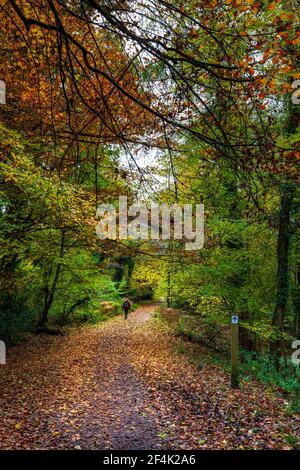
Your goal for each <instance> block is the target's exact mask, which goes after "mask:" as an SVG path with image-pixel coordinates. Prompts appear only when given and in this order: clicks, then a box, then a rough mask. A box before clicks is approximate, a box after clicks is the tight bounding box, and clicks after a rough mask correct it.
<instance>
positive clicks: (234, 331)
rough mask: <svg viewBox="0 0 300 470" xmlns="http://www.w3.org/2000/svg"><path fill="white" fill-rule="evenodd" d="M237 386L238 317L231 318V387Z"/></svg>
mask: <svg viewBox="0 0 300 470" xmlns="http://www.w3.org/2000/svg"><path fill="white" fill-rule="evenodd" d="M238 386H239V317H238V316H237V315H232V317H231V387H232V388H238Z"/></svg>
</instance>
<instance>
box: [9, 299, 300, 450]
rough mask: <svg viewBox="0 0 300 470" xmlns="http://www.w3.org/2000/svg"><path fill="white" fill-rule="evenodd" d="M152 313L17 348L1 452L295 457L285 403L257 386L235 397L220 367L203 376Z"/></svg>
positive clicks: (295, 431)
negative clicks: (279, 453) (222, 452)
mask: <svg viewBox="0 0 300 470" xmlns="http://www.w3.org/2000/svg"><path fill="white" fill-rule="evenodd" d="M154 309H155V305H146V306H142V307H140V308H139V309H138V310H137V311H136V312H134V313H131V314H130V316H129V319H128V320H127V321H126V320H124V319H123V318H121V317H117V318H114V319H112V320H110V321H108V322H106V323H103V324H101V325H100V326H99V325H97V326H92V327H91V326H89V327H84V328H80V329H77V330H72V331H71V332H70V333H69V334H67V335H64V336H46V335H41V336H37V337H35V338H33V339H32V340H30V341H29V342H27V343H24V344H22V345H20V346H16V347H14V348H12V349H10V351H9V352H8V361H7V365H6V366H1V367H0V395H1V398H0V422H1V425H0V448H1V449H74V448H75V449H148V450H152V449H153V450H154V449H197V448H199V449H234V448H240V449H290V448H293V446H292V444H291V442H292V443H294V442H296V440H297V439H299V429H300V418H299V416H298V417H297V416H291V415H288V414H287V413H286V402H285V401H284V399H283V398H282V397H280V396H279V395H278V396H277V395H274V393H273V392H270V391H268V390H267V389H265V388H264V387H263V386H261V385H259V384H254V383H244V384H243V385H242V387H241V389H240V390H234V391H233V390H231V389H230V387H229V376H228V375H227V374H225V373H224V372H223V371H222V370H221V369H220V368H219V367H218V366H214V365H204V366H203V367H202V368H201V369H199V368H197V367H196V366H195V365H193V364H192V363H191V361H190V360H189V357H188V355H186V354H182V353H181V352H180V351H179V348H178V343H177V342H178V341H181V340H179V339H178V338H175V337H174V336H172V334H171V333H170V331H169V330H168V329H167V328H166V327H164V326H163V325H162V324H160V323H159V322H157V321H156V320H155V319H154V320H153V319H152V318H151V316H152V313H153V312H154ZM176 345H177V346H176ZM293 445H295V444H293Z"/></svg>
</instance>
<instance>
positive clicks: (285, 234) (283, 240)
mask: <svg viewBox="0 0 300 470" xmlns="http://www.w3.org/2000/svg"><path fill="white" fill-rule="evenodd" d="M293 193H294V191H293V189H292V187H291V186H286V187H285V188H284V191H283V195H282V198H281V205H280V213H279V229H278V238H277V292H276V306H275V311H274V314H273V320H272V325H273V328H274V333H275V338H273V339H272V341H271V344H270V351H271V355H272V357H273V359H274V361H275V364H276V365H277V367H278V366H279V359H280V356H281V352H282V339H281V337H280V336H281V333H282V332H283V330H284V320H285V314H286V310H287V304H288V298H289V248H290V238H291V233H290V219H291V210H292V204H293V196H294V194H293Z"/></svg>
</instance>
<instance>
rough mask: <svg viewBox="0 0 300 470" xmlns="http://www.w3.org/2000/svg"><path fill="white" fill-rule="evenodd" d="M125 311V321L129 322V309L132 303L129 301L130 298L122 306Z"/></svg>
mask: <svg viewBox="0 0 300 470" xmlns="http://www.w3.org/2000/svg"><path fill="white" fill-rule="evenodd" d="M122 308H123V310H124V318H125V320H127V318H128V312H129V309H130V302H129V300H128V298H127V297H126V298H125V300H124V302H123V306H122Z"/></svg>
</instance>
